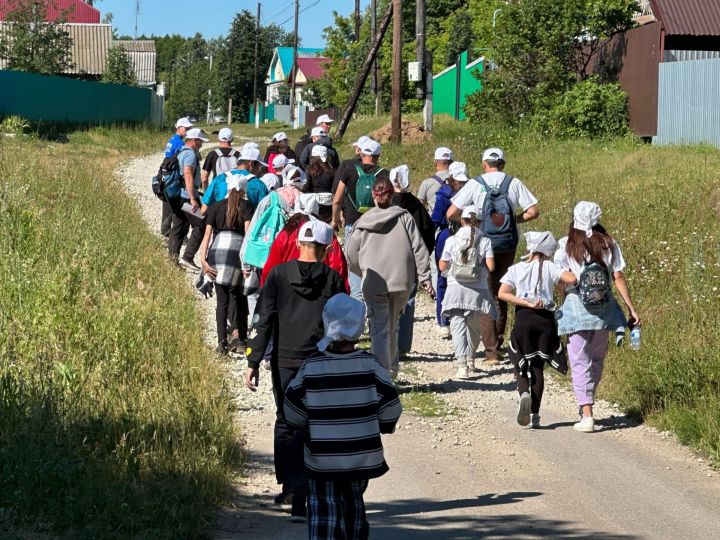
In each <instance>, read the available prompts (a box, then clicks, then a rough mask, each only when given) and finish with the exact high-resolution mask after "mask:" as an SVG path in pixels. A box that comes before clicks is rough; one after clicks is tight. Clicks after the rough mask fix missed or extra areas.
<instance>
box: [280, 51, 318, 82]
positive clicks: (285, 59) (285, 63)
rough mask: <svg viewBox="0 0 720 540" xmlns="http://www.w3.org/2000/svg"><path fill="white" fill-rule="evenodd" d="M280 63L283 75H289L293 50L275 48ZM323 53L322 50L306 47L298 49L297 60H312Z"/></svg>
mask: <svg viewBox="0 0 720 540" xmlns="http://www.w3.org/2000/svg"><path fill="white" fill-rule="evenodd" d="M275 51H276V53H277V55H278V58H279V59H280V63H281V64H282V70H283V73H285V74H286V75H289V74H290V71H291V70H292V61H293V48H292V47H277V48H276V49H275ZM322 53H323V50H322V49H311V48H308V47H298V58H312V57H314V56H319V55H321V54H322Z"/></svg>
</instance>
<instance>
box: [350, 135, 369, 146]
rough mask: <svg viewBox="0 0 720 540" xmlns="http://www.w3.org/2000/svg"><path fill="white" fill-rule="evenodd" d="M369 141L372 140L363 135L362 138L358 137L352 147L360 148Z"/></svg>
mask: <svg viewBox="0 0 720 540" xmlns="http://www.w3.org/2000/svg"><path fill="white" fill-rule="evenodd" d="M371 140H372V139H371V138H370V137H368V136H367V135H363V136H362V137H360V138H359V139H358V140H357V141H355V142H354V143H352V145H353V146H355V147H357V148H362V145H363V144H365V143H366V142H368V141H371Z"/></svg>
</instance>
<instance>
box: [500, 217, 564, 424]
mask: <svg viewBox="0 0 720 540" xmlns="http://www.w3.org/2000/svg"><path fill="white" fill-rule="evenodd" d="M525 242H526V244H527V250H528V254H527V255H525V256H524V257H522V259H523V261H521V262H519V263H517V264H514V265H512V266H511V267H510V269H509V270H508V271H507V274H505V275H504V276H503V277H502V278H501V280H500V281H501V283H502V285H501V286H500V293H499V296H500V298H501V299H502V300H503V301H505V302H508V303H509V304H513V305H514V306H515V325H514V326H513V329H512V332H511V333H510V347H509V351H510V352H509V355H510V359H511V360H512V362H513V364H514V366H515V379H516V381H517V389H518V394H519V396H520V399H519V402H518V415H517V423H518V424H519V425H521V426H527V425H528V424H529V425H530V427H531V428H538V427H540V403H541V402H542V396H543V390H544V388H545V378H544V374H543V370H544V368H545V362H547V363H549V364H551V365H553V367H555V369H557V370H558V371H560V372H562V373H566V372H567V360H566V359H565V356H564V350H563V348H562V345H561V343H560V337H559V336H558V331H557V323H556V321H555V302H554V300H553V299H554V294H553V292H554V290H555V288H556V286H557V285H558V284H559V283H560V282H562V283H563V284H567V285H573V284H574V283H575V282H576V279H575V276H573V275H572V273H570V272H568V271H566V270H564V269H563V268H561V267H560V266H559V265H558V264H556V263H555V262H553V261H552V257H553V255H554V254H555V251H556V250H557V247H558V245H557V242H556V241H555V237H554V236H553V235H552V233H551V232H547V231H546V232H528V233H525ZM558 358H562V359H563V362H562V364H559V363H558Z"/></svg>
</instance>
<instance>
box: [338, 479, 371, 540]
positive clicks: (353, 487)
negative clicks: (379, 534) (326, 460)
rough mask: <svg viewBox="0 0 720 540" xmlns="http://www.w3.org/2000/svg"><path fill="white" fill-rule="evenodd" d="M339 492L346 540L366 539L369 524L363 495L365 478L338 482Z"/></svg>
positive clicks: (365, 486) (366, 484)
mask: <svg viewBox="0 0 720 540" xmlns="http://www.w3.org/2000/svg"><path fill="white" fill-rule="evenodd" d="M338 484H339V489H340V492H341V499H342V510H343V521H344V522H345V538H346V539H347V540H366V539H367V538H368V535H369V532H370V524H369V523H368V520H367V513H366V511H365V500H364V498H363V495H364V494H365V490H366V489H367V487H368V481H367V480H353V481H350V482H342V483H338Z"/></svg>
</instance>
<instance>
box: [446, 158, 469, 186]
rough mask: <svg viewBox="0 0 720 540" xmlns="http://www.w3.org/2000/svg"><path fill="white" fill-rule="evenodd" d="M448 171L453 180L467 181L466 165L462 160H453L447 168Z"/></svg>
mask: <svg viewBox="0 0 720 540" xmlns="http://www.w3.org/2000/svg"><path fill="white" fill-rule="evenodd" d="M448 172H449V173H450V176H452V177H453V180H457V181H458V182H467V181H468V180H469V179H470V178H468V174H467V166H466V165H465V164H464V163H463V162H462V161H453V162H452V163H451V164H450V167H449V168H448Z"/></svg>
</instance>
